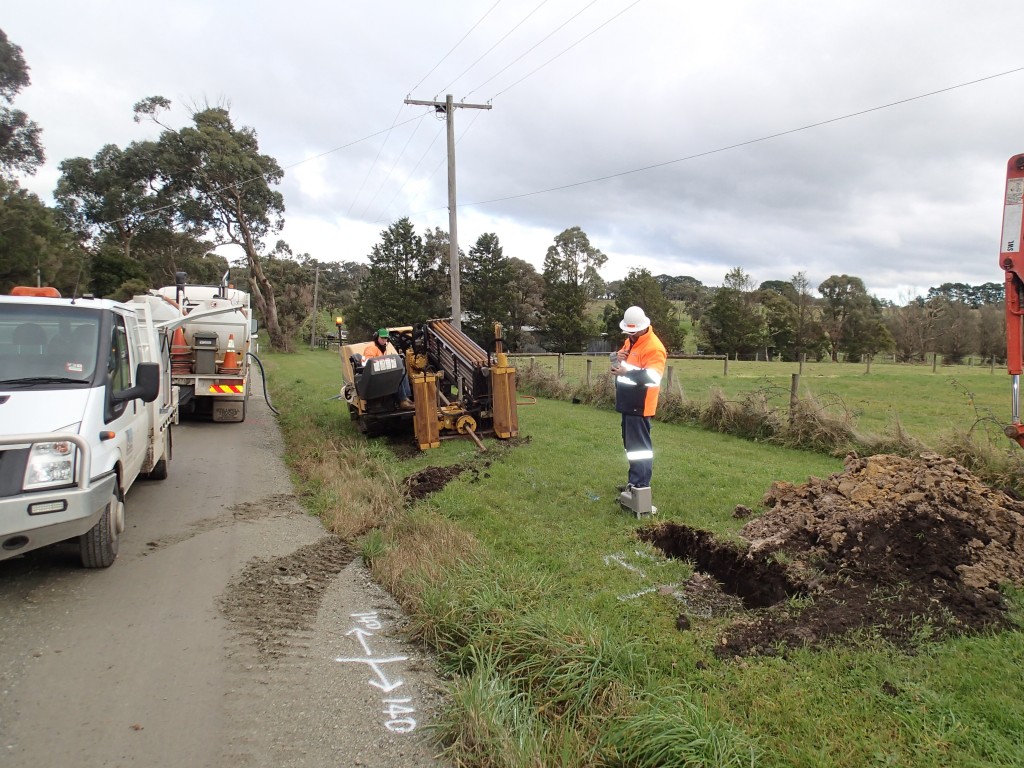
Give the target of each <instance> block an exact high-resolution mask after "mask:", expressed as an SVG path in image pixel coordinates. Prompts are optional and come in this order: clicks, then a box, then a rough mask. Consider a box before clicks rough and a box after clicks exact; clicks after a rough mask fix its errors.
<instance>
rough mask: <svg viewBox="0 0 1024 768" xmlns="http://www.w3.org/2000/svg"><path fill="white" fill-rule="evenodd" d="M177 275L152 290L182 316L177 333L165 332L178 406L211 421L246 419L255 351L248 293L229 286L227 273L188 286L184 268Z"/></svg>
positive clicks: (254, 327)
mask: <svg viewBox="0 0 1024 768" xmlns="http://www.w3.org/2000/svg"><path fill="white" fill-rule="evenodd" d="M175 278H176V285H170V286H165V287H163V288H158V289H157V290H156V293H157V294H158V295H159V296H161V297H162V298H163V299H164V300H165V301H166V302H167V303H169V304H171V305H172V306H174V307H177V308H179V309H180V310H181V312H182V314H183V315H184V318H185V322H184V323H183V324H181V326H180V328H181V330H180V332H179V331H177V330H174V332H172V330H171V329H169V330H168V331H167V333H168V341H169V344H170V356H171V378H172V381H173V382H174V384H175V385H176V386H177V387H178V388H179V390H180V396H181V402H180V405H181V409H182V411H183V412H185V413H189V414H196V415H200V416H208V417H210V418H211V419H212V420H213V421H229V422H230V421H234V422H240V421H245V406H246V402H247V401H248V399H249V354H248V353H249V352H252V353H253V354H256V349H255V346H254V340H255V336H254V334H255V332H256V321H255V319H254V318H253V316H252V310H251V308H250V306H249V294H248V293H246V292H245V291H240V290H238V289H236V288H235V287H234V286H232V285H230V284H229V283H228V273H227V272H225V273H224V276H223V277H222V278H221V282H220V285H186V282H185V281H186V276H185V273H184V272H178V273H177V274H176V275H175Z"/></svg>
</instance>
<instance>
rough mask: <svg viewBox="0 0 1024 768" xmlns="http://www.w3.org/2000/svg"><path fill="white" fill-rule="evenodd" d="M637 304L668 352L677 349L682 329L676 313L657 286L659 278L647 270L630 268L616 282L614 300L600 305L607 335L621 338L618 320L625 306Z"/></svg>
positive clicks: (683, 330) (659, 286)
mask: <svg viewBox="0 0 1024 768" xmlns="http://www.w3.org/2000/svg"><path fill="white" fill-rule="evenodd" d="M632 306H637V307H641V308H642V309H643V310H644V312H645V313H646V314H647V316H648V317H649V318H651V326H652V327H653V328H654V332H655V333H656V334H658V338H660V339H661V341H662V343H664V345H665V347H666V348H667V349H668V351H669V352H680V351H682V349H683V342H684V341H685V340H686V329H685V328H683V327H682V326H681V325H680V324H679V314H678V313H677V312H676V308H675V305H674V304H673V303H672V302H671V301H669V300H668V299H667V298H666V297H665V294H664V291H663V290H662V287H661V282H660V281H659V280H658V279H657V278H656V277H654V276H653V275H652V274H651V272H650V270H647V269H644V268H642V267H641V268H634V269H631V270H629V274H628V275H626V277H625V278H624V279H623V280H622V281H621V283H620V284H619V289H618V292H617V293H616V295H615V303H614V304H609V305H607V306H605V308H604V316H603V320H604V330H605V333H607V334H608V337H609V339H613V340H615V341H616V346H618V342H620V341H621V340H622V330H621V329H620V328H619V321H620V320H622V315H623V313H625V311H626V309H627V308H628V307H632Z"/></svg>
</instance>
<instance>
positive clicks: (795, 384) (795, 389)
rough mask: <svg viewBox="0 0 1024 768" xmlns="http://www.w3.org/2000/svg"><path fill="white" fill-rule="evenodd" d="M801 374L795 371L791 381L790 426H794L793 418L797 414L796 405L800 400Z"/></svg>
mask: <svg viewBox="0 0 1024 768" xmlns="http://www.w3.org/2000/svg"><path fill="white" fill-rule="evenodd" d="M799 393H800V374H799V373H794V374H793V375H792V378H791V379H790V382H789V426H791V427H792V426H793V419H794V416H795V414H796V405H797V403H798V402H799V397H800V395H799Z"/></svg>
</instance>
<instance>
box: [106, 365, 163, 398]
mask: <svg viewBox="0 0 1024 768" xmlns="http://www.w3.org/2000/svg"><path fill="white" fill-rule="evenodd" d="M159 394H160V364H159V363H139V365H138V367H136V369H135V386H134V387H129V388H128V389H123V390H121V391H120V392H115V393H114V395H113V397H112V398H111V399H112V400H113V401H114V402H117V403H120V402H127V401H130V400H135V399H136V398H140V397H141V398H142V402H144V403H152V402H153V401H154V400H156V398H157V395H159Z"/></svg>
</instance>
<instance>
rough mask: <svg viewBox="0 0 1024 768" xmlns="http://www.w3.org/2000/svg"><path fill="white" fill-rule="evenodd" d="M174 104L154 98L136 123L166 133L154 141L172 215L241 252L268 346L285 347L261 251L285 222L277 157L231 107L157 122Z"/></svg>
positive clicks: (142, 106)
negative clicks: (236, 119) (180, 121)
mask: <svg viewBox="0 0 1024 768" xmlns="http://www.w3.org/2000/svg"><path fill="white" fill-rule="evenodd" d="M170 105H171V103H170V101H168V100H167V99H165V98H163V97H162V96H151V97H149V98H146V99H143V100H142V101H140V102H138V103H137V104H136V105H135V108H134V109H135V120H136V121H137V122H138V121H141V120H143V119H150V120H152V121H153V122H154V123H156V124H157V125H159V126H160V127H161V128H162V129H163V131H162V132H161V134H160V137H159V139H158V140H157V142H156V145H157V146H156V153H157V155H156V162H157V168H158V178H159V183H160V184H161V190H162V192H163V193H164V194H166V195H169V197H170V199H171V200H172V201H173V203H174V209H173V210H174V215H175V218H176V220H177V222H178V223H179V224H180V225H181V226H183V227H184V228H185V229H186V230H187V231H190V232H192V233H193V234H195V235H197V236H198V235H206V234H209V235H210V236H212V238H213V240H214V242H215V244H216V245H224V244H232V245H236V246H238V247H240V248H241V249H242V251H243V253H244V254H245V259H246V266H247V268H248V271H249V275H250V282H249V291H250V293H251V294H252V296H253V299H254V301H255V303H256V308H257V309H258V310H259V312H260V314H261V315H262V316H263V321H264V325H265V326H266V329H267V333H268V334H269V336H270V341H271V344H272V345H273V346H274V347H277V348H281V349H283V348H285V347H286V346H287V339H286V337H285V334H284V333H283V332H282V330H281V327H280V323H279V321H278V316H277V300H276V296H275V291H274V285H273V283H272V282H271V280H270V279H269V278H268V277H267V275H266V273H265V271H264V268H263V262H264V257H263V256H262V255H261V251H263V249H264V240H265V239H266V238H267V237H269V236H271V235H273V234H274V233H277V232H279V231H280V230H281V227H282V226H283V225H284V198H283V197H282V195H281V193H280V192H278V191H276V190H274V189H273V188H272V187H273V186H274V185H277V184H279V183H280V182H281V179H282V178H283V177H284V171H282V170H281V167H280V166H279V165H278V163H277V161H276V160H275V159H274V158H272V157H270V156H269V155H264V154H262V153H260V149H259V141H258V138H257V136H256V131H255V130H254V129H252V128H248V127H241V128H236V127H235V125H234V123H233V122H232V120H231V116H230V114H229V113H228V110H227V109H225V108H223V107H206V108H204V109H201V110H198V111H195V112H193V113H192V116H191V117H192V125H187V126H184V127H182V128H180V129H178V130H175V129H173V128H171V127H169V126H167V125H165V124H164V123H162V122H161V121H160V117H159V116H160V113H161V112H163V111H164V110H166V109H168V108H169V107H170Z"/></svg>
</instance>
